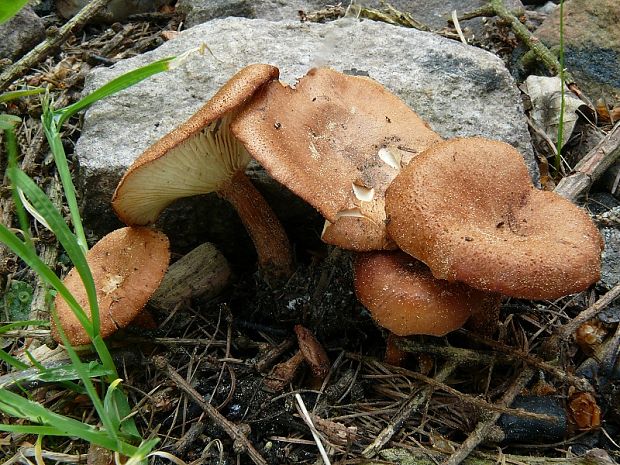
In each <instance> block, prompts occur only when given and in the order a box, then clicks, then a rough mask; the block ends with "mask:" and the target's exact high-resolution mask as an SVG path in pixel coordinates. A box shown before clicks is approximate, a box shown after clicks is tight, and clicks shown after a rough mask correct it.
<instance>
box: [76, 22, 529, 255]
mask: <svg viewBox="0 0 620 465" xmlns="http://www.w3.org/2000/svg"><path fill="white" fill-rule="evenodd" d="M201 43H206V44H208V46H209V49H210V50H211V52H212V53H213V55H214V56H213V55H211V54H210V53H208V52H207V53H206V54H205V55H204V56H197V57H194V58H192V59H190V60H189V61H187V62H186V63H185V64H183V65H182V66H180V67H178V68H176V69H174V70H172V71H169V72H166V73H162V74H159V75H156V76H153V77H151V78H149V79H148V80H146V81H143V82H142V83H140V84H138V85H136V86H134V87H132V88H130V89H128V90H125V91H123V92H122V93H120V94H118V95H116V96H114V97H111V98H109V99H107V100H105V101H102V102H99V103H97V104H95V105H93V107H92V108H90V109H89V110H88V112H87V113H86V115H85V119H84V127H83V132H82V135H81V137H80V139H79V141H78V143H77V146H76V153H77V156H78V157H79V162H80V168H81V169H80V184H81V186H82V189H83V196H84V197H83V204H84V214H85V218H86V220H87V225H88V226H89V227H91V228H95V229H96V230H97V231H104V230H106V229H109V228H111V227H113V226H114V225H113V224H112V223H111V222H110V219H111V218H112V217H113V215H112V213H111V210H110V208H109V201H110V198H111V195H112V192H113V190H114V187H115V186H116V183H117V182H118V179H119V177H120V176H121V174H122V173H123V172H124V171H125V169H126V168H127V166H128V165H129V164H130V163H132V162H133V160H134V159H135V158H136V157H137V156H138V155H139V154H140V153H141V152H142V151H144V150H145V149H146V148H147V147H148V146H149V145H150V144H152V143H153V142H155V141H156V140H157V139H159V138H160V137H161V136H163V135H164V134H166V133H167V132H169V131H170V130H172V129H173V128H174V127H175V126H176V125H178V124H179V123H180V122H181V121H183V120H185V119H186V118H187V117H188V116H189V115H191V114H192V113H194V112H195V111H196V110H197V109H198V108H199V107H200V106H202V105H203V104H204V103H205V102H206V101H207V100H208V99H209V98H210V97H211V96H212V95H213V94H214V93H215V91H216V90H217V89H218V88H219V87H220V86H221V85H223V84H224V83H225V82H226V81H227V80H228V79H229V78H230V77H231V76H232V75H233V74H234V73H235V72H236V71H238V70H239V69H240V68H242V67H243V66H245V65H248V64H250V63H256V62H264V63H271V64H273V65H276V66H278V67H279V68H280V71H281V79H282V80H283V81H285V82H287V83H289V84H293V83H294V82H295V79H296V78H298V77H300V76H302V75H304V74H305V73H306V72H307V71H308V70H309V69H310V68H311V67H313V66H330V67H333V68H335V69H337V70H340V71H348V72H351V71H355V72H357V73H366V74H367V75H369V76H370V77H372V78H374V79H376V80H377V81H378V82H380V83H382V84H383V85H385V86H386V87H387V88H388V89H390V90H391V91H392V92H394V93H395V94H397V95H398V96H400V97H401V98H402V99H403V100H404V101H405V102H406V103H407V104H408V105H409V106H411V107H412V108H413V109H414V110H415V111H416V112H418V113H419V114H420V115H421V116H422V117H423V118H424V119H425V120H426V121H428V122H429V123H430V125H431V127H432V128H433V129H434V130H435V131H437V132H438V133H440V134H441V135H442V136H444V137H453V136H471V135H483V136H486V137H489V138H493V139H499V140H504V141H506V142H508V143H510V144H512V145H514V146H515V147H517V148H518V149H519V150H520V151H521V153H522V154H523V155H524V157H525V160H526V162H527V164H528V167H529V169H530V172H531V173H532V175H533V177H534V178H535V179H537V176H538V174H537V167H536V163H535V160H534V156H533V152H532V148H531V146H530V137H529V133H528V130H527V124H526V121H525V118H524V116H523V109H522V105H521V99H520V95H519V92H518V90H517V88H516V86H515V85H514V82H513V80H512V78H511V76H510V75H509V73H508V71H507V70H506V68H505V67H504V65H503V63H502V62H501V60H499V59H498V58H497V57H495V56H494V55H491V54H489V53H487V52H485V51H482V50H479V49H476V48H473V47H469V46H465V45H463V44H460V43H458V42H454V41H450V40H446V39H443V38H441V37H438V36H436V35H433V34H428V33H423V32H419V31H416V30H412V29H404V28H400V27H394V26H389V25H386V24H383V23H376V22H372V21H363V22H358V21H355V20H351V19H344V20H339V21H335V22H332V23H329V24H300V23H298V22H297V23H286V22H267V21H263V20H248V19H242V18H228V19H224V20H219V19H218V20H213V21H210V22H208V23H205V24H203V25H200V26H196V27H194V28H192V29H189V30H187V31H185V32H183V33H181V34H180V35H179V36H178V37H177V38H176V39H174V40H171V41H170V42H167V43H165V44H164V45H162V46H161V47H160V48H158V49H157V50H155V51H153V52H149V53H146V54H144V55H142V56H139V57H135V58H132V59H129V60H125V61H122V62H119V63H118V64H117V65H115V66H114V67H113V68H109V69H100V70H95V72H93V74H92V75H91V76H90V78H89V79H88V83H87V90H93V89H94V88H96V87H98V86H100V85H102V84H104V83H105V82H107V81H109V80H110V79H112V78H114V77H116V76H118V75H119V74H121V73H123V72H126V71H128V70H131V69H134V68H136V67H139V66H142V65H144V64H146V63H150V62H151V61H154V60H157V59H159V58H162V57H165V56H170V55H178V54H180V53H182V52H184V51H187V50H188V49H190V48H192V47H197V46H198V45H200V44H201ZM492 169H493V160H489V170H492ZM250 174H252V175H253V178H254V179H255V180H256V181H257V184H258V185H259V188H261V189H262V190H263V191H265V192H266V194H267V195H266V196H267V198H268V200H269V201H271V202H273V205H274V209H275V210H276V213H277V214H278V215H279V216H281V218H283V220H284V222H285V223H287V222H288V223H289V224H294V225H297V226H300V225H301V227H300V228H299V229H300V231H301V232H300V234H302V233H303V234H305V235H310V236H313V237H315V238H317V237H318V234H317V233H316V229H311V230H310V231H309V230H308V228H309V227H311V228H315V227H316V225H317V224H319V225H320V223H321V222H320V220H319V219H317V218H316V217H315V216H313V215H309V214H308V213H309V212H311V211H312V210H310V209H308V207H306V206H303V207H299V205H301V202H300V201H297V204H295V202H296V200H295V198H294V196H292V194H290V193H288V191H284V192H283V191H282V189H279V187H278V185H277V184H276V183H274V182H273V181H272V180H270V179H269V178H268V177H267V176H266V175H265V173H264V172H263V171H262V170H255V169H254V170H251V173H250ZM455 182H458V180H456V181H455ZM214 202H215V203H214ZM182 204H183V205H185V206H186V207H187V208H186V209H185V210H183V212H181V213H179V212H178V211H177V212H175V213H174V214H172V213H170V212H168V214H167V215H164V216H165V217H166V218H168V219H166V218H164V220H163V222H164V228H166V225H168V227H170V225H171V224H175V225H176V226H177V227H178V228H179V229H180V230H181V231H183V230H185V231H189V230H190V229H195V228H197V229H198V230H200V231H207V232H206V233H203V234H206V237H204V238H203V240H211V241H212V242H215V243H216V244H218V246H220V247H221V249H222V251H223V252H224V254H225V255H226V256H227V257H228V258H229V259H231V260H233V261H234V258H231V256H230V255H229V253H228V252H227V249H226V246H225V245H222V243H221V241H220V240H218V239H222V240H224V241H226V240H229V241H230V236H231V235H230V226H227V224H229V223H228V221H229V220H234V213H230V212H229V211H228V210H226V209H227V208H228V207H226V206H225V205H221V202H217V201H216V199H215V197H213V196H209V197H207V201H205V200H204V199H201V200H198V201H196V200H194V201H189V200H188V201H185V202H182ZM294 205H297V207H295V206H294ZM189 206H191V208H189ZM215 206H218V208H220V207H221V209H220V210H218V209H217V208H215ZM222 208H223V210H222ZM234 227H236V228H237V227H238V228H239V229H240V230H242V228H241V226H240V225H239V224H237V225H236V226H234ZM295 234H296V233H295ZM291 235H293V233H291ZM216 236H217V237H216ZM190 245H191V244H187V246H190Z"/></svg>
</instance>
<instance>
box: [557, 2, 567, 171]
mask: <svg viewBox="0 0 620 465" xmlns="http://www.w3.org/2000/svg"><path fill="white" fill-rule="evenodd" d="M559 75H560V115H559V117H558V138H557V150H556V154H555V172H556V173H560V169H561V167H562V146H563V145H564V109H565V108H566V99H565V97H566V96H565V91H564V79H565V78H564V0H560V72H559Z"/></svg>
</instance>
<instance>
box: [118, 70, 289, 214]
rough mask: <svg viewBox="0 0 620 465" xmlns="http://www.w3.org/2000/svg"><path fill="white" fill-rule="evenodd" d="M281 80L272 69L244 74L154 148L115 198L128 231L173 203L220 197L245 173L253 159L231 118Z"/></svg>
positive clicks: (131, 171) (124, 180)
mask: <svg viewBox="0 0 620 465" xmlns="http://www.w3.org/2000/svg"><path fill="white" fill-rule="evenodd" d="M278 75H279V71H278V68H276V67H274V66H270V65H262V64H256V65H251V66H248V67H246V68H243V69H242V70H241V71H239V72H238V73H237V74H235V75H234V76H233V77H232V78H231V79H230V80H229V81H228V82H227V83H226V85H224V86H223V87H222V88H221V89H220V90H219V91H218V92H217V93H216V94H215V95H214V96H213V97H212V98H211V100H209V101H208V102H207V103H206V104H205V105H204V106H203V107H202V108H201V109H200V110H198V112H196V113H195V114H194V115H193V116H192V117H191V118H189V119H188V120H187V121H186V122H185V123H183V124H182V125H181V126H179V127H177V128H176V129H175V130H174V131H172V132H170V133H169V134H167V135H165V136H164V137H163V138H161V139H160V140H159V141H157V142H156V143H155V144H153V145H152V146H151V147H149V148H148V149H147V150H146V151H145V152H144V153H143V154H142V155H140V157H138V158H137V159H136V160H135V162H134V163H133V164H132V165H131V166H130V167H129V169H128V170H127V172H126V173H125V175H124V176H123V178H122V179H121V181H120V183H119V185H118V187H117V188H116V191H115V192H114V195H113V197H112V206H113V207H114V211H115V212H116V214H117V215H118V217H119V218H120V219H121V220H122V221H123V222H124V223H126V224H128V225H146V224H150V223H153V222H154V221H155V220H156V219H157V217H158V216H159V214H160V213H161V211H162V210H163V209H164V208H166V207H167V206H168V205H169V204H170V203H172V202H173V201H174V200H176V199H179V198H181V197H189V196H193V195H198V194H206V193H209V192H215V191H218V190H219V189H220V187H222V186H223V185H224V184H225V183H226V182H227V181H230V179H231V178H232V177H233V175H234V174H235V173H236V172H238V171H243V170H244V169H245V167H246V166H247V164H248V163H249V161H250V157H249V155H248V153H247V152H246V150H245V148H244V147H243V146H242V145H241V144H240V143H239V142H238V141H237V140H236V139H235V137H233V136H232V134H231V133H230V131H229V124H230V120H231V117H232V115H233V113H235V112H236V111H237V110H238V108H239V106H241V105H242V104H243V103H244V102H245V101H246V100H247V99H249V98H250V97H251V96H252V95H253V94H254V92H256V90H257V89H258V88H260V87H261V86H263V85H265V84H267V83H269V82H271V81H273V80H275V79H277V78H278Z"/></svg>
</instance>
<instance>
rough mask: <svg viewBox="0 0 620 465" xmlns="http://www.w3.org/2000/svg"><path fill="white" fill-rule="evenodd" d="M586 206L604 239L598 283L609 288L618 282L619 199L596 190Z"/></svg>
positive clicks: (619, 255) (619, 267)
mask: <svg viewBox="0 0 620 465" xmlns="http://www.w3.org/2000/svg"><path fill="white" fill-rule="evenodd" d="M587 208H588V211H590V212H591V214H593V215H594V218H595V220H596V222H597V224H598V226H599V231H600V232H601V236H603V240H604V241H605V249H604V250H603V253H602V255H601V258H602V265H601V280H600V284H601V285H602V286H603V287H605V288H606V289H611V288H612V287H614V286H615V285H617V284H618V283H620V201H618V199H616V198H615V197H613V196H612V195H610V194H607V193H605V192H596V193H593V194H592V195H590V196H589V198H588V203H587Z"/></svg>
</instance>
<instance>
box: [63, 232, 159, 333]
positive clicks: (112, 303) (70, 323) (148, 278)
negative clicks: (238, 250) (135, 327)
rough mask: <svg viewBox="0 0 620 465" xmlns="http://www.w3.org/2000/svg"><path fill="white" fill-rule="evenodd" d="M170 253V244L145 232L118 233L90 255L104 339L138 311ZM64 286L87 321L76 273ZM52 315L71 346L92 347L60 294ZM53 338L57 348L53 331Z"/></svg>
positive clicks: (99, 243)
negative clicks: (55, 315)
mask: <svg viewBox="0 0 620 465" xmlns="http://www.w3.org/2000/svg"><path fill="white" fill-rule="evenodd" d="M168 247H169V243H168V238H167V237H166V236H165V235H164V234H163V233H161V232H158V231H154V230H152V229H149V228H122V229H117V230H116V231H113V232H111V233H110V234H108V235H107V236H105V237H103V238H102V239H101V240H100V241H99V242H97V243H96V244H95V245H94V246H93V248H92V249H90V250H89V251H88V254H87V255H86V260H87V262H88V265H89V266H90V269H91V272H92V275H93V279H94V281H95V287H96V290H97V301H98V303H99V315H100V320H101V335H102V337H107V336H109V335H111V334H112V333H114V332H116V330H117V329H118V328H124V327H125V326H127V325H128V324H129V323H130V322H131V321H132V320H133V319H134V318H135V317H136V316H137V315H138V314H139V313H140V312H141V311H142V308H143V307H144V305H145V304H146V302H147V301H148V299H149V297H150V296H151V294H152V293H153V292H154V291H155V289H157V286H158V285H159V283H160V282H161V280H162V279H163V277H164V274H165V272H166V269H167V268H168V261H169V259H170V251H169V249H168ZM64 284H65V286H66V287H67V289H68V290H69V291H70V292H71V293H72V294H73V295H74V296H75V299H76V300H77V302H78V303H79V304H80V306H81V307H82V308H83V309H84V311H85V312H86V314H87V315H90V307H89V305H88V297H87V296H86V290H85V289H84V286H83V284H82V280H81V279H80V275H79V274H78V273H77V271H76V269H75V268H74V269H72V270H71V271H70V272H69V274H68V275H67V277H66V278H65V280H64ZM56 311H57V312H58V318H59V320H60V324H61V326H62V328H63V329H64V331H65V333H66V334H67V337H68V338H69V341H70V342H71V344H72V345H83V344H88V343H89V342H90V340H89V338H88V335H87V334H86V332H85V331H84V328H83V327H82V325H81V324H80V322H79V321H78V319H77V318H76V317H75V315H74V313H73V312H72V311H71V309H70V308H69V306H68V305H67V303H66V302H65V301H64V299H63V298H62V297H61V296H60V294H58V295H57V296H56ZM52 335H53V337H54V339H55V340H56V341H58V342H61V341H60V336H59V335H58V332H57V331H56V329H55V327H54V325H52Z"/></svg>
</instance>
